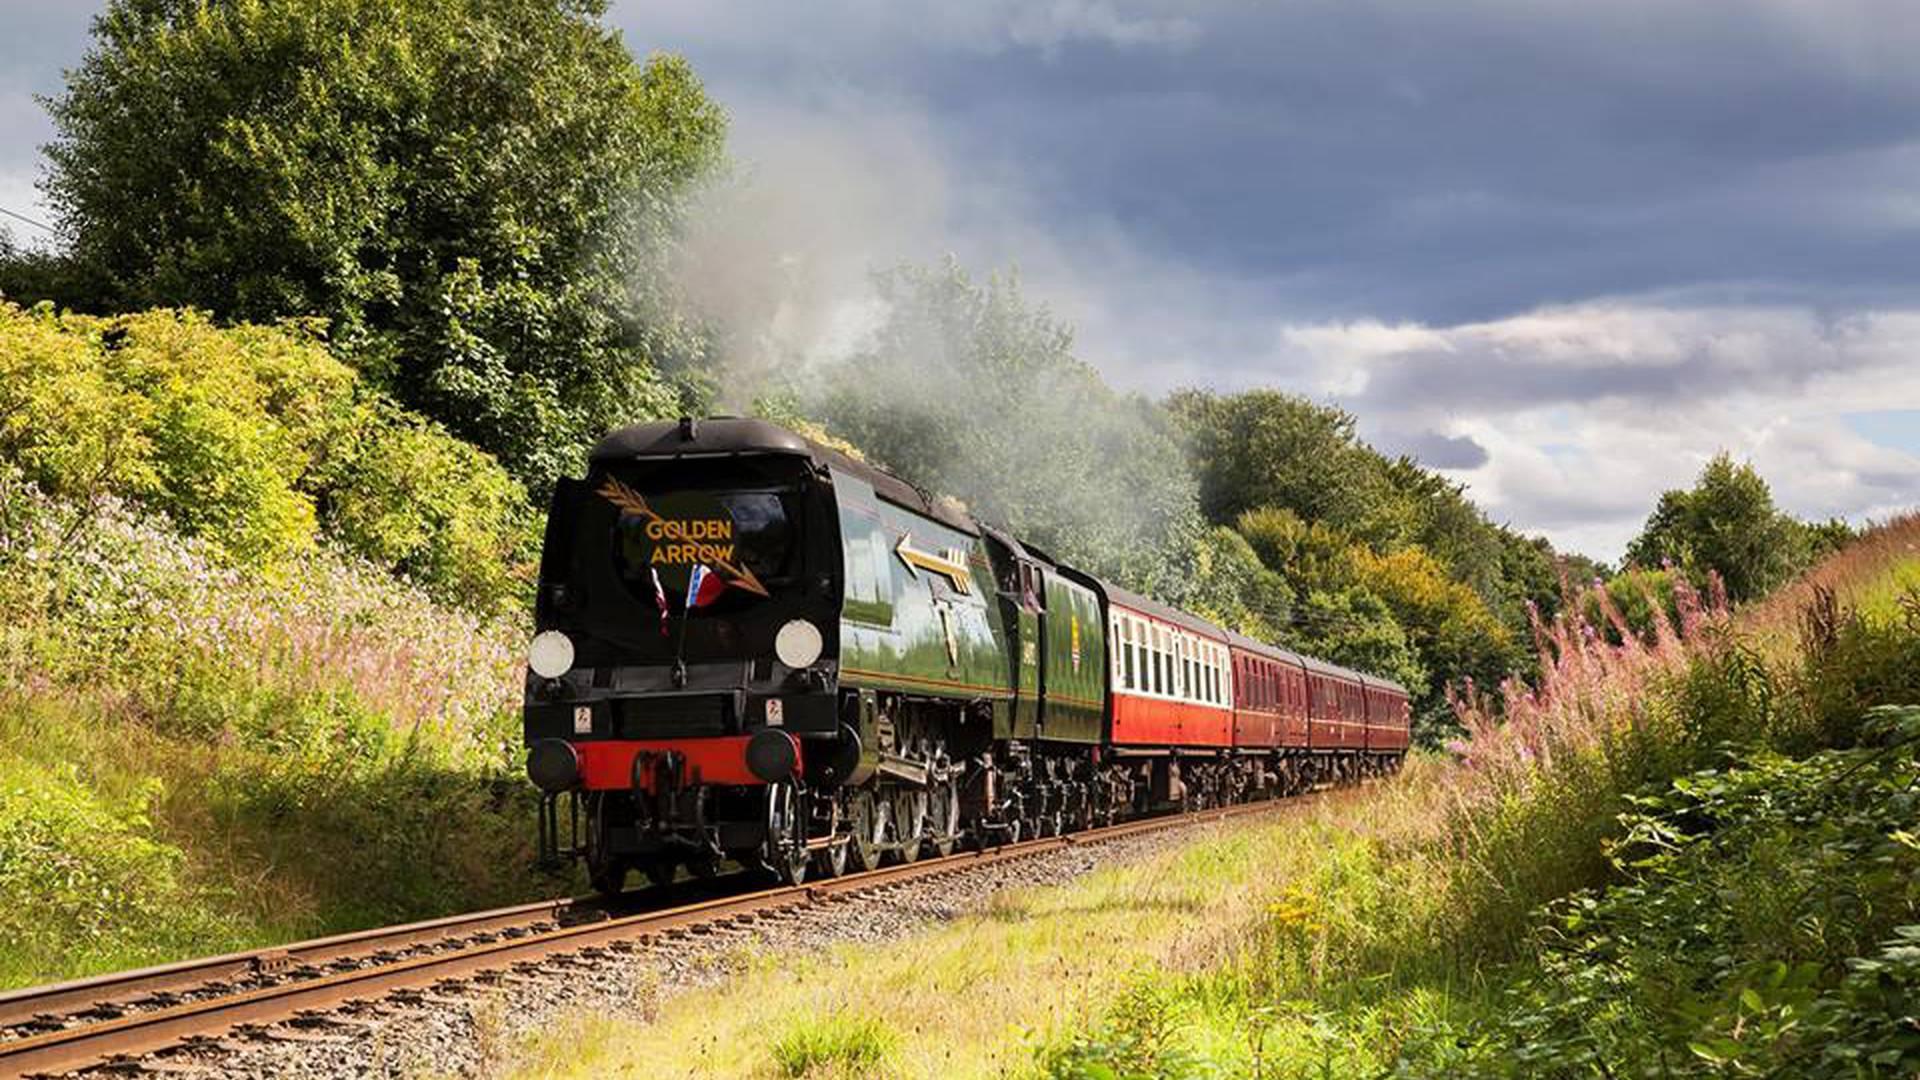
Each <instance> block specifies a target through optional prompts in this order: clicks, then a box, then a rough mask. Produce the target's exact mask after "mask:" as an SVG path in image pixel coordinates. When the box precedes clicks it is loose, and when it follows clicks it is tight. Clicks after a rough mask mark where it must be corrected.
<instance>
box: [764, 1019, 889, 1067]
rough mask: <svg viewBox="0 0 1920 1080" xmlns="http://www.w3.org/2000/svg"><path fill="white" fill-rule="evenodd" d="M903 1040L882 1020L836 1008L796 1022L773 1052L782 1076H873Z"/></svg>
mask: <svg viewBox="0 0 1920 1080" xmlns="http://www.w3.org/2000/svg"><path fill="white" fill-rule="evenodd" d="M899 1041H900V1040H899V1036H898V1035H896V1034H895V1033H894V1032H893V1030H892V1029H891V1028H889V1027H887V1026H886V1025H885V1024H883V1023H881V1022H880V1021H879V1020H876V1019H874V1018H872V1017H870V1016H860V1015H856V1014H851V1013H844V1012H835V1013H829V1014H828V1015H826V1016H823V1017H819V1018H817V1019H807V1020H803V1021H801V1022H798V1023H795V1024H793V1025H792V1026H790V1027H789V1028H788V1029H787V1030H786V1032H785V1033H784V1034H782V1035H781V1036H780V1037H779V1038H777V1039H775V1040H774V1041H773V1045H772V1047H771V1048H770V1052H771V1054H772V1055H773V1062H774V1064H775V1065H776V1066H777V1067H778V1068H779V1070H780V1074H781V1075H782V1076H794V1077H802V1076H804V1077H826V1076H871V1075H874V1074H875V1073H876V1072H878V1071H880V1070H881V1068H882V1067H883V1066H884V1065H885V1063H886V1061H887V1059H888V1057H889V1056H890V1055H891V1054H892V1053H893V1051H894V1047H895V1046H896V1045H898V1043H899Z"/></svg>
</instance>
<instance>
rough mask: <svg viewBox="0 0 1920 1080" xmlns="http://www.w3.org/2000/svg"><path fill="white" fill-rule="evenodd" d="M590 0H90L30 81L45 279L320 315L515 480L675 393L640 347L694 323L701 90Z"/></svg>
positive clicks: (265, 312)
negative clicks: (73, 43)
mask: <svg viewBox="0 0 1920 1080" xmlns="http://www.w3.org/2000/svg"><path fill="white" fill-rule="evenodd" d="M604 7H605V5H604V2H603V0H244V2H242V0H111V2H110V3H109V4H108V6H107V9H106V11H105V13H104V14H102V15H101V16H100V17H99V18H98V19H96V20H95V23H94V38H95V45H94V48H93V49H92V51H90V52H89V53H88V54H87V56H86V58H85V59H84V60H83V61H82V62H81V63H80V65H79V66H78V67H77V68H75V69H74V70H73V71H71V72H70V73H69V75H68V82H67V87H66V90H65V92H64V93H63V94H61V95H60V96H59V97H58V98H56V99H54V100H52V101H50V102H48V107H49V109H50V111H51V112H52V114H53V119H54V123H55V126H56V129H57V132H58V136H57V138H56V140H55V141H54V143H53V144H52V145H51V146H49V147H48V148H47V153H48V158H49V160H50V162H51V168H50V172H49V175H48V177H47V179H46V180H45V182H44V186H45V190H46V192H47V194H48V196H49V198H50V199H51V201H52V203H53V205H54V206H55V208H56V209H57V211H58V214H59V218H60V222H61V225H62V228H63V230H64V231H65V233H66V234H67V237H68V239H69V241H70V245H71V247H70V252H71V254H70V260H71V263H72V269H71V273H70V280H71V281H73V282H78V283H83V284H80V285H74V286H72V288H73V289H74V290H75V292H76V293H78V294H79V295H68V296H62V297H56V299H59V300H62V301H64V302H68V303H76V304H78V305H80V306H83V307H92V308H95V309H112V310H125V309H128V308H134V307H146V306H150V305H166V306H193V307H198V308H202V309H206V310H210V311H212V312H214V313H215V314H216V315H217V316H218V317H219V318H221V319H231V320H255V321H265V320H271V319H274V318H278V317H283V316H308V315H319V316H323V317H325V318H326V319H328V320H329V322H330V324H331V334H332V338H333V340H334V342H335V343H336V344H337V345H339V346H343V347H344V348H345V350H346V351H347V353H348V354H349V355H351V356H353V357H354V358H355V359H356V360H357V362H358V363H359V365H360V366H361V368H362V370H363V371H365V372H367V373H368V374H370V375H371V376H372V377H373V378H374V379H375V381H376V382H377V383H379V384H381V385H383V386H384V387H386V388H387V389H388V390H389V391H391V392H392V393H393V394H394V395H395V396H396V397H397V398H398V399H399V400H400V401H401V402H402V403H403V404H406V405H408V406H410V407H413V408H415V409H418V410H419V411H422V412H424V413H426V414H427V415H429V416H431V417H433V418H435V419H437V420H439V421H441V422H442V423H444V424H445V425H446V426H447V427H448V428H450V429H451V430H452V431H453V432H455V433H456V434H458V435H461V436H463V437H465V438H468V439H470V440H471V441H473V442H475V443H477V444H479V445H480V446H481V447H482V448H484V449H486V450H488V451H490V452H492V453H493V454H495V455H496V456H497V457H499V458H500V459H501V460H502V461H503V462H504V463H506V464H507V465H508V466H509V467H510V468H511V469H512V470H513V471H514V472H515V473H516V475H518V476H519V477H521V478H522V479H523V480H524V481H526V482H528V483H530V484H534V485H538V484H539V483H540V482H542V481H544V480H545V479H547V478H549V477H551V476H553V475H555V474H557V473H558V472H560V471H562V470H563V469H566V468H568V467H570V466H571V465H573V464H574V462H575V459H576V457H577V455H578V453H579V450H580V447H581V446H582V445H583V444H584V443H585V442H587V441H588V440H589V439H591V438H592V437H594V436H596V435H597V434H599V433H600V432H601V431H602V430H604V429H605V428H606V427H608V426H611V425H613V424H615V423H618V422H620V421H623V420H626V419H629V418H633V417H640V416H648V415H660V414H662V413H669V412H671V411H672V410H673V409H675V408H676V407H677V405H678V401H677V398H676V395H675V393H674V392H673V391H672V390H671V388H670V387H669V386H667V385H666V384H665V383H664V382H663V381H662V380H661V378H660V377H659V376H658V374H657V371H656V367H655V364H656V363H657V362H660V361H663V360H666V359H669V358H672V357H675V356H677V355H684V354H688V353H692V352H696V351H698V350H699V349H700V348H701V340H702V339H701V336H700V334H699V333H698V332H697V329H696V328H695V327H693V326H692V325H690V324H689V323H688V322H686V321H685V320H683V319H682V318H680V317H679V316H677V315H676V314H675V309H674V305H673V303H672V302H671V301H672V293H671V289H670V287H669V283H668V282H669V279H668V276H667V275H666V273H665V270H664V260H665V258H666V255H667V251H668V249H669V246H670V244H669V240H670V238H671V236H672V234H673V230H674V229H675V227H676V218H677V213H678V211H677V210H676V207H677V206H678V205H679V201H680V195H681V193H682V192H683V191H684V189H685V188H686V187H687V185H688V184H689V183H690V182H692V181H693V180H695V179H696V178H697V177H699V176H701V175H702V174H703V173H705V172H706V171H708V170H709V169H711V168H712V167H714V165H715V164H716V163H717V162H718V160H719V158H720V155H721V150H722V140H723V137H724V117H723V115H722V113H721V111H720V110H719V108H718V107H716V106H715V105H714V104H713V103H712V102H711V101H709V100H708V99H707V97H706V95H705V93H704V91H703V89H702V88H701V85H700V83H699V81H698V80H697V79H696V78H695V77H694V74H693V72H692V71H691V69H690V68H689V67H688V66H687V64H686V63H685V62H684V61H682V60H680V59H678V58H675V57H670V56H656V57H653V58H652V59H650V60H649V61H647V62H646V63H645V64H644V65H642V64H640V63H637V62H636V61H635V60H634V58H633V56H632V54H631V53H629V52H628V50H627V48H626V46H625V45H624V44H623V43H622V41H621V40H620V37H619V36H618V35H617V34H616V33H615V32H613V31H611V30H609V29H607V28H605V27H604V26H603V25H602V23H601V21H600V17H601V16H602V14H603V12H604ZM0 287H4V286H3V285H0ZM23 299H31V297H23Z"/></svg>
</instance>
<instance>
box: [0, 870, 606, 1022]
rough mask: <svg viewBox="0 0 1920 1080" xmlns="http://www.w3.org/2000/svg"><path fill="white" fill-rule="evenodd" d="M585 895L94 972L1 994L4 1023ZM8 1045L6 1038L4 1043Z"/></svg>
mask: <svg viewBox="0 0 1920 1080" xmlns="http://www.w3.org/2000/svg"><path fill="white" fill-rule="evenodd" d="M587 903H589V901H587V900H586V899H585V898H577V899H566V898H561V899H556V900H541V901H537V902H534V903H528V904H516V905H514V906H512V907H503V908H494V909H492V910H489V911H475V912H469V913H467V914H464V915H448V916H443V917H441V918H438V919H427V920H424V921H421V922H415V923H407V924H405V925H401V926H388V927H381V928H378V929H373V930H356V931H353V932H351V933H346V934H335V935H332V936H330V937H323V938H315V939H313V940H311V941H299V942H295V943H293V944H291V945H278V946H269V947H267V948H262V949H249V950H247V951H245V952H235V953H227V954H225V955H223V956H209V957H205V958H202V959H198V960H183V961H179V962H177V963H172V964H160V965H157V966H155V967H147V968H139V969H136V970H132V971H118V972H113V973H111V974H107V975H94V976H89V977H87V978H83V979H74V980H72V981H70V982H62V983H54V984H51V985H47V986H32V987H27V988H25V989H21V990H9V991H5V992H0V1028H12V1027H22V1026H25V1025H28V1024H32V1023H34V1022H36V1021H50V1020H57V1019H60V1018H61V1017H63V1016H71V1015H73V1014H76V1013H84V1012H88V1011H91V1010H93V1009H115V1008H125V1007H127V1006H129V1005H131V1004H134V1003H136V1002H138V1001H139V1000H140V999H142V998H146V997H151V996H153V995H155V994H164V993H176V992H181V991H187V990H193V989H196V988H198V987H201V986H203V985H205V984H207V983H213V982H224V981H230V980H233V979H240V978H246V977H248V976H253V975H271V974H274V973H276V972H281V971H285V970H287V969H289V968H299V967H308V966H313V965H318V964H328V963H332V962H334V961H336V960H342V959H348V958H351V957H355V956H362V955H366V954H369V953H377V952H382V951H385V950H389V949H405V948H411V947H412V946H415V945H422V944H427V943H429V942H435V941H443V940H446V939H448V938H457V937H463V936H465V935H468V934H480V933H487V932H490V931H498V930H509V929H513V928H515V927H519V926H537V925H539V924H540V923H543V922H552V921H555V920H558V919H560V918H563V917H565V916H566V915H567V914H568V913H569V912H571V911H574V910H576V909H581V910H584V909H585V906H586V905H587ZM0 1045H4V1043H0Z"/></svg>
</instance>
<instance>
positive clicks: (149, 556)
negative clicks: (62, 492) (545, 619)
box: [0, 484, 557, 984]
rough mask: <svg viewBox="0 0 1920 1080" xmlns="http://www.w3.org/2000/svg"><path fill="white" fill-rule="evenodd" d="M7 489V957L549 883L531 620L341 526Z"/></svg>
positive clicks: (0, 960) (149, 953)
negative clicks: (298, 554) (432, 586)
mask: <svg viewBox="0 0 1920 1080" xmlns="http://www.w3.org/2000/svg"><path fill="white" fill-rule="evenodd" d="M0 509H4V511H5V518H6V521H7V523H8V527H7V532H6V536H5V543H4V544H0V671H4V672H5V674H4V675H3V676H0V910H4V914H0V983H6V984H11V983H18V982H30V981H41V980H45V979H52V978H58V977H66V976H72V975H77V974H82V973H86V972H89V971H96V970H105V969H114V968H124V967H130V966H140V965H143V964H147V963H157V962H160V961H163V960H172V959H177V958H178V957H179V956H180V955H182V954H204V953H215V952H220V951H225V950H229V949H234V948H242V947H250V946H253V945H259V944H267V943H271V942H274V941H282V940H286V939H288V938H290V937H302V936H311V935H314V934H319V933H327V932H334V931H342V930H347V929H354V928H359V927H364V926H369V925H374V924H377V923H386V922H391V921H394V920H396V919H407V918H423V917H426V916H429V915H437V914H444V913H446V912H448V911H450V910H454V909H456V908H463V907H470V906H473V905H476V904H486V903H490V902H498V903H506V902H511V901H515V900H521V899H532V898H534V897H535V896H536V894H544V893H547V892H548V891H549V890H551V889H553V888H555V887H557V886H556V885H555V884H554V883H552V882H549V881H545V880H543V879H542V878H540V877H538V876H537V875H535V874H534V873H532V872H531V871H530V868H529V866H530V860H531V852H530V851H529V850H528V848H529V843H530V839H529V838H530V837H531V835H532V828H531V826H532V823H533V807H532V805H531V804H532V794H531V792H530V791H529V790H528V789H527V788H526V786H525V785H524V783H523V782H522V781H521V780H520V779H519V778H518V777H517V776H516V775H515V774H516V773H517V769H515V768H514V765H515V764H516V763H517V749H518V739H517V733H516V732H515V730H514V726H513V721H514V719H515V717H514V711H513V705H514V702H515V700H516V698H517V692H518V688H519V677H520V674H521V670H522V669H521V666H520V649H519V643H520V641H521V639H522V633H521V631H520V630H519V629H518V627H517V626H515V625H514V624H513V623H510V622H504V621H499V620H496V619H493V618H489V617H484V616H479V615H476V614H474V613H472V612H469V611H463V610H461V609H457V608H448V607H445V606H442V605H439V604H436V603H434V602H432V601H431V600H430V599H429V598H428V597H427V596H426V595H424V594H423V593H421V592H419V591H417V590H416V589H414V588H412V587H409V586H407V585H405V584H403V583H400V582H397V581H395V580H394V579H393V578H392V576H391V575H389V574H387V573H385V572H384V571H382V570H381V569H379V568H377V567H373V566H370V565H367V564H366V563H364V562H361V561H359V560H356V559H353V558H351V557H348V556H344V555H341V554H339V553H338V552H335V551H332V550H330V549H328V548H324V547H323V548H320V549H317V550H315V551H312V552H309V553H308V554H307V555H306V557H304V558H302V559H298V560H294V561H291V562H288V563H285V564H280V565H275V566H273V567H270V568H259V567H254V566H250V565H246V564H235V563H234V562H233V561H232V560H231V559H230V558H229V557H228V556H227V554H226V553H225V552H224V551H222V550H221V549H220V548H219V547H218V546H216V545H215V544H213V543H212V542H209V541H206V540H197V539H188V538H183V537H181V536H180V535H178V534H177V533H176V532H174V531H173V530H172V529H171V527H170V524H169V523H168V522H166V521H165V520H164V519H160V518H157V517H152V516H142V515H139V514H137V513H135V512H133V511H132V510H131V509H130V508H128V507H127V506H126V505H124V504H122V503H120V502H118V501H116V500H114V499H112V498H111V497H107V498H103V499H101V500H99V502H98V503H97V504H96V505H93V506H90V507H84V506H78V505H76V504H74V503H73V502H71V501H67V500H60V499H53V498H49V497H46V496H43V495H41V494H39V493H38V491H37V490H35V489H34V488H32V487H23V486H20V485H18V484H16V485H15V486H14V487H13V488H12V490H11V494H10V497H9V500H8V502H7V504H6V506H5V507H4V508H0ZM76 521H84V522H86V524H87V527H86V528H84V529H74V528H73V524H74V523H75V522H76Z"/></svg>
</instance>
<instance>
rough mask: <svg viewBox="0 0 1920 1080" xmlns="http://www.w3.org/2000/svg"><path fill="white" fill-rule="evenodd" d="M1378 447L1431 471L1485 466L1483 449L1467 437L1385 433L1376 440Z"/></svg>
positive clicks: (1484, 450)
mask: <svg viewBox="0 0 1920 1080" xmlns="http://www.w3.org/2000/svg"><path fill="white" fill-rule="evenodd" d="M1379 446H1380V449H1382V450H1385V451H1386V452H1388V453H1390V454H1410V455H1412V456H1413V458H1414V459H1415V460H1417V461H1419V462H1420V463H1421V464H1422V465H1425V466H1427V467H1428V468H1431V469H1477V468H1479V467H1480V466H1482V465H1485V464H1486V463H1487V448H1486V447H1484V446H1481V445H1480V444H1479V443H1477V442H1475V441H1474V440H1473V437H1472V436H1471V435H1442V434H1440V433H1439V432H1437V431H1416V432H1412V433H1411V434H1407V435H1404V436H1402V435H1398V434H1396V433H1392V432H1389V433H1387V434H1385V435H1384V436H1383V437H1382V438H1381V439H1380V440H1379Z"/></svg>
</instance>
